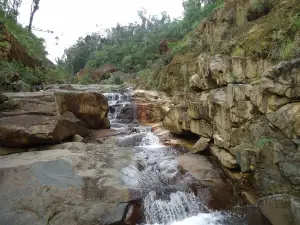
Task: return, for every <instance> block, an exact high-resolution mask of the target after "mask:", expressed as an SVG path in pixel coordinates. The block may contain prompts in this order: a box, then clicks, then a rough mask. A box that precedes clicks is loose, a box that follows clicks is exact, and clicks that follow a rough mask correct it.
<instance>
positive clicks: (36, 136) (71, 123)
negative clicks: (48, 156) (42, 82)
mask: <svg viewBox="0 0 300 225" xmlns="http://www.w3.org/2000/svg"><path fill="white" fill-rule="evenodd" d="M75 134H79V135H81V136H86V135H87V134H88V129H87V125H86V124H85V123H84V122H82V121H80V120H79V119H77V118H76V117H75V116H74V115H73V114H72V113H70V112H67V113H65V114H64V115H62V116H60V117H54V116H53V117H50V116H41V115H18V116H9V117H3V118H0V143H1V144H0V145H2V146H7V147H29V146H32V145H37V144H52V143H59V142H61V141H63V140H65V139H68V138H70V137H72V136H74V135H75Z"/></svg>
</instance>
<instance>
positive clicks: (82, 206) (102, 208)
mask: <svg viewBox="0 0 300 225" xmlns="http://www.w3.org/2000/svg"><path fill="white" fill-rule="evenodd" d="M45 148H46V147H45ZM51 148H52V150H42V151H39V152H25V153H20V154H12V155H8V156H0V174H1V183H0V193H1V194H0V205H2V206H5V207H0V218H1V224H7V225H9V224H18V225H28V224H32V225H45V224H51V225H60V224H70V225H73V224H74V225H75V224H99V219H100V221H104V220H105V221H106V222H107V223H108V224H110V223H113V222H116V221H118V220H116V218H123V217H124V216H123V215H124V214H125V213H126V212H125V208H126V207H122V209H121V210H120V209H119V207H118V205H119V204H120V203H122V202H123V204H124V206H126V202H129V201H131V200H135V197H134V198H133V197H132V195H131V193H132V190H138V189H137V187H132V186H128V185H126V180H128V177H127V175H126V174H125V173H122V172H121V171H123V170H124V168H126V167H127V166H134V164H133V160H132V149H130V148H122V149H120V147H117V148H116V147H112V146H105V145H101V146H100V145H92V144H84V143H65V144H60V145H56V146H52V147H51ZM117 209H118V210H117ZM116 211H117V213H118V214H117V215H115V217H113V218H109V217H107V215H110V214H114V213H115V212H116Z"/></svg>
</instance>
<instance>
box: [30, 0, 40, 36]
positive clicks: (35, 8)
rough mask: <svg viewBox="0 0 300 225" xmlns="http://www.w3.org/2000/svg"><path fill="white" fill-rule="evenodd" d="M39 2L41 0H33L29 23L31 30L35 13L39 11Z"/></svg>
mask: <svg viewBox="0 0 300 225" xmlns="http://www.w3.org/2000/svg"><path fill="white" fill-rule="evenodd" d="M39 4H40V0H32V4H31V11H30V18H29V25H28V29H29V30H30V31H31V29H32V22H33V17H34V14H35V13H36V11H38V9H39Z"/></svg>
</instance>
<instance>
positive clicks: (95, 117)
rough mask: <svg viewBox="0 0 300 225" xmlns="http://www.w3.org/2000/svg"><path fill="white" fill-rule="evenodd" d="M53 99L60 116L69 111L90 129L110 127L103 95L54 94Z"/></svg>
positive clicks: (107, 108)
mask: <svg viewBox="0 0 300 225" xmlns="http://www.w3.org/2000/svg"><path fill="white" fill-rule="evenodd" d="M55 99H56V105H57V110H58V112H59V113H60V114H63V113H64V112H66V111H70V112H72V113H74V115H75V116H77V117H78V118H79V119H81V120H82V121H84V122H85V123H86V124H87V125H88V127H89V128H92V129H99V128H109V127H110V123H109V120H108V118H107V114H108V110H109V107H108V103H107V99H106V98H105V96H104V95H102V94H100V93H80V92H56V93H55Z"/></svg>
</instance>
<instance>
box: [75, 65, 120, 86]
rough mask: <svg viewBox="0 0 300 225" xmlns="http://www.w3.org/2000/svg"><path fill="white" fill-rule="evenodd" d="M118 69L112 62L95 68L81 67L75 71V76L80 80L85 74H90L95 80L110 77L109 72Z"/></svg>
mask: <svg viewBox="0 0 300 225" xmlns="http://www.w3.org/2000/svg"><path fill="white" fill-rule="evenodd" d="M117 71H118V69H117V67H116V66H115V65H113V64H105V65H103V66H102V67H100V68H97V69H90V68H83V69H81V70H80V71H79V72H78V73H76V76H77V78H78V79H79V80H80V79H81V78H82V77H83V76H85V75H90V76H91V78H92V79H93V80H94V81H95V82H99V81H101V80H105V79H107V78H109V77H110V75H109V74H111V73H114V72H117Z"/></svg>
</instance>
